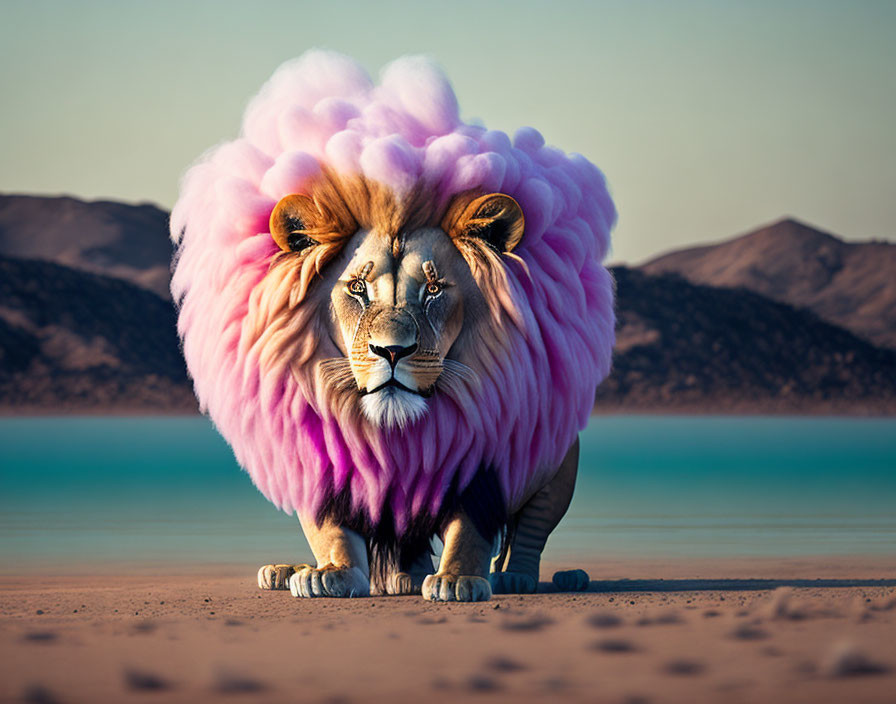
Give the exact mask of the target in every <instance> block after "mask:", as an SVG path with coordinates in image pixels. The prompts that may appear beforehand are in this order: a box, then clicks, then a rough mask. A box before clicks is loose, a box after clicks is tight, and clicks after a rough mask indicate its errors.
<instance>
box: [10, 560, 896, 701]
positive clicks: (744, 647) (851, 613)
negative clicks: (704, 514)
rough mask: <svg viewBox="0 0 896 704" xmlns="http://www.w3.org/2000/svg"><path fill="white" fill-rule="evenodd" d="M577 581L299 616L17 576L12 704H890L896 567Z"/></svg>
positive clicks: (150, 570)
mask: <svg viewBox="0 0 896 704" xmlns="http://www.w3.org/2000/svg"><path fill="white" fill-rule="evenodd" d="M567 566H568V565H565V564H545V565H543V568H542V579H550V575H551V574H552V570H553V569H558V568H564V567H567ZM575 566H576V567H585V568H586V569H588V571H589V574H590V576H591V579H592V582H591V585H590V590H589V591H588V592H583V593H562V594H561V593H556V592H554V591H552V585H551V584H550V582H543V583H542V584H541V585H540V593H537V594H531V595H496V596H494V597H493V599H492V600H491V601H489V602H481V603H448V604H436V603H428V602H425V601H424V600H423V599H422V598H420V597H414V596H409V597H376V598H365V599H352V600H337V599H313V600H301V599H295V598H293V597H292V596H291V595H290V594H289V593H288V592H282V591H281V592H262V591H260V590H259V589H258V588H257V586H256V584H255V574H254V570H253V569H252V567H251V566H243V565H195V564H194V565H189V566H186V565H150V564H140V565H129V566H126V565H104V566H94V567H86V566H84V565H81V566H78V565H68V566H58V569H53V566H47V565H44V566H40V567H36V568H29V569H27V570H19V571H18V572H14V571H10V566H8V565H7V566H5V567H4V569H3V573H2V574H0V700H2V701H3V702H30V703H32V704H53V703H59V704H64V703H69V702H71V703H76V702H85V703H87V702H93V703H99V702H240V701H245V702H250V701H252V702H254V701H273V700H276V701H279V702H291V701H296V702H321V703H330V704H336V703H337V702H338V703H344V704H347V703H350V702H406V701H408V702H409V701H426V702H448V701H451V702H458V701H471V702H478V701H481V702H519V703H524V702H544V701H562V702H598V703H602V702H608V703H616V704H636V703H637V704H660V703H662V702H669V703H670V704H671V703H682V704H684V703H694V704H697V703H700V702H732V703H737V702H784V703H786V702H793V703H797V702H801V703H802V702H805V703H806V704H810V703H811V704H818V703H820V702H850V703H852V702H869V703H871V702H880V703H881V704H884V703H891V702H894V701H896V558H894V559H889V558H882V557H879V556H877V557H869V558H860V557H849V558H801V559H794V560H788V559H783V558H782V559H762V560H758V559H754V560H694V559H689V560H620V559H614V560H602V561H595V562H594V563H593V564H587V565H583V564H577V565H575Z"/></svg>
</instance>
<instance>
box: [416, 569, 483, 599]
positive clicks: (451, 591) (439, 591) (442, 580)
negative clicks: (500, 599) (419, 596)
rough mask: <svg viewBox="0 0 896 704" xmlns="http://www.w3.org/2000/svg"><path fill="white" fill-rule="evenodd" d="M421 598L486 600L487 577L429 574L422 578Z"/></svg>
mask: <svg viewBox="0 0 896 704" xmlns="http://www.w3.org/2000/svg"><path fill="white" fill-rule="evenodd" d="M422 591H423V598H424V599H429V600H430V601H488V600H489V599H491V598H492V588H491V586H490V585H489V583H488V580H487V579H483V578H482V577H473V576H468V575H453V574H430V575H427V577H426V579H424V580H423V590H422Z"/></svg>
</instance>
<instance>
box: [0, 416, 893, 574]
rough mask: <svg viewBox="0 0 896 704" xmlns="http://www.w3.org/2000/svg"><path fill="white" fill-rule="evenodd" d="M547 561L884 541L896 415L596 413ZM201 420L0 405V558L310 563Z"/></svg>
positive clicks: (858, 546) (859, 546)
mask: <svg viewBox="0 0 896 704" xmlns="http://www.w3.org/2000/svg"><path fill="white" fill-rule="evenodd" d="M581 437H582V459H581V465H580V469H579V480H578V485H577V489H576V495H575V498H574V500H573V504H572V506H571V508H570V511H569V513H568V514H567V516H566V518H565V519H564V520H563V522H562V523H561V525H560V527H559V528H558V529H557V531H555V533H554V535H553V536H552V537H551V540H550V542H549V543H548V551H549V554H548V559H551V558H557V557H565V556H572V555H583V554H584V555H586V556H587V557H588V558H589V559H600V557H601V556H607V557H609V556H612V557H625V556H631V557H658V556H666V557H739V556H757V557H772V556H815V555H851V554H865V555H875V554H876V555H880V554H888V555H894V554H896V419H866V418H862V419H843V418H779V417H675V416H671V417H669V416H630V417H628V416H624V417H615V416H614V417H606V416H595V417H594V418H592V420H591V423H590V425H589V427H588V428H587V429H586V430H585V431H583V433H582V436H581ZM309 558H310V552H309V550H308V547H307V545H306V544H305V542H304V539H303V538H302V537H301V536H300V532H299V526H298V522H297V521H296V519H295V518H294V517H291V516H287V515H285V514H283V513H281V512H279V511H278V510H276V509H275V508H274V507H273V506H272V505H270V504H268V503H267V502H266V501H265V499H264V498H263V497H262V496H261V495H260V494H259V493H258V492H257V491H256V490H255V488H254V487H253V486H252V483H251V482H250V480H249V478H248V476H247V475H246V474H245V473H244V472H242V471H241V470H240V468H239V467H238V466H237V465H236V463H235V461H234V459H233V456H232V454H231V452H230V449H229V447H228V446H227V444H226V443H225V442H224V441H223V440H222V439H221V438H220V436H219V435H218V434H217V433H216V432H215V430H214V428H213V427H212V425H211V423H210V422H209V421H208V420H206V419H203V418H198V417H135V418H118V417H115V418H113V417H97V418H93V417H75V418H6V419H0V565H2V569H3V570H4V571H6V572H14V571H17V570H19V569H21V568H22V567H26V566H28V565H30V564H35V563H39V562H44V561H57V562H60V563H65V564H72V563H77V562H79V561H83V562H84V563H85V565H91V564H93V565H95V564H97V562H100V561H109V562H116V561H136V560H141V561H142V560H162V561H174V562H186V561H197V562H232V563H244V562H245V563H252V564H256V563H257V564H261V563H263V562H267V561H286V560H292V559H299V560H307V559H309Z"/></svg>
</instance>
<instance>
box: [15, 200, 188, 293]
mask: <svg viewBox="0 0 896 704" xmlns="http://www.w3.org/2000/svg"><path fill="white" fill-rule="evenodd" d="M171 253H172V246H171V242H170V240H169V239H168V213H166V212H165V211H164V210H160V209H159V208H157V207H155V206H154V205H128V204H125V203H115V202H111V201H93V202H87V201H82V200H77V199H75V198H66V197H59V198H51V197H43V196H19V195H0V255H5V256H8V257H17V258H20V259H38V260H42V261H51V262H56V263H57V264H64V265H66V266H69V267H72V268H73V269H80V270H82V271H89V272H92V273H94V274H104V275H106V276H114V277H116V278H120V279H125V280H127V281H130V282H131V283H135V284H137V285H138V286H142V287H143V288H147V289H149V290H150V291H154V292H155V293H157V294H158V295H160V296H162V297H163V298H169V297H170V294H169V293H168V278H169V269H170V265H171Z"/></svg>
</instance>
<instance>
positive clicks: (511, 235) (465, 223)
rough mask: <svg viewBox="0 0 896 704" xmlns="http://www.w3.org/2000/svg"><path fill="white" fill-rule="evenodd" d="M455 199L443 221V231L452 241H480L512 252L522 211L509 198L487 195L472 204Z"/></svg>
mask: <svg viewBox="0 0 896 704" xmlns="http://www.w3.org/2000/svg"><path fill="white" fill-rule="evenodd" d="M459 198H461V200H460V202H456V203H455V204H453V205H452V207H451V208H449V213H448V216H447V217H446V221H445V231H446V232H447V233H448V235H449V236H450V237H451V238H452V239H453V238H457V237H460V238H464V239H473V238H476V239H481V240H484V241H485V242H486V243H487V244H488V245H490V246H491V247H492V248H494V249H495V250H496V251H498V252H504V253H506V252H512V251H513V250H514V249H515V248H516V246H517V245H518V244H519V243H520V240H521V239H523V230H524V229H525V219H524V218H523V209H522V208H520V204H519V203H517V202H516V201H515V200H514V199H513V198H511V197H510V196H508V195H504V194H503V193H489V194H488V195H485V196H479V197H478V198H473V199H472V200H470V199H469V198H468V197H467V198H464V197H459ZM467 201H468V202H467Z"/></svg>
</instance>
